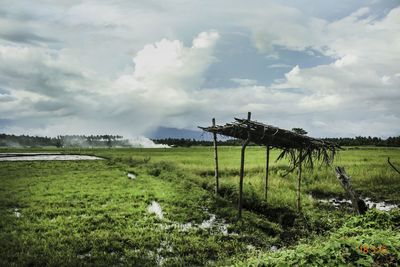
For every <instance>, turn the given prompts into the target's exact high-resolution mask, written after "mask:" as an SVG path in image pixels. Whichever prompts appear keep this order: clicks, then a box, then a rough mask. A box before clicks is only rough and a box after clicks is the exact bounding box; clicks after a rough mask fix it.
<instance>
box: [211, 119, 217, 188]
mask: <svg viewBox="0 0 400 267" xmlns="http://www.w3.org/2000/svg"><path fill="white" fill-rule="evenodd" d="M212 126H213V127H215V118H213V119H212ZM213 137H214V138H213V139H214V162H215V175H214V176H215V195H216V196H217V195H218V191H219V173H218V149H217V133H215V132H214V133H213Z"/></svg>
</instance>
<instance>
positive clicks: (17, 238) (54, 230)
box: [0, 147, 400, 266]
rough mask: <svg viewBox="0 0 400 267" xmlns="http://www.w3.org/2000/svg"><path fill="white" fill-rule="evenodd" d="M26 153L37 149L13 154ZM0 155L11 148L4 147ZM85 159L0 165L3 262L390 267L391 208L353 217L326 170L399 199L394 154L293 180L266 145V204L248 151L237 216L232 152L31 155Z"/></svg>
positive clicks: (258, 152) (260, 156)
mask: <svg viewBox="0 0 400 267" xmlns="http://www.w3.org/2000/svg"><path fill="white" fill-rule="evenodd" d="M24 151H25V152H35V150H34V149H29V150H21V149H19V150H17V152H24ZM0 152H12V151H10V150H4V151H0ZM36 152H61V153H66V154H85V155H93V156H99V157H102V158H104V160H93V161H18V162H0V217H1V220H0V229H1V230H0V265H1V266H13V265H14V266H21V265H22V266H26V265H31V266H32V265H33V266H46V265H49V266H56V265H57V266H79V265H89V266H110V265H137V266H155V265H163V266H199V265H200V266H201V265H237V266H248V265H252V266H254V265H256V266H257V265H259V266H276V265H278V266H287V265H296V264H297V265H299V266H303V265H313V266H318V265H325V266H337V265H339V264H342V265H354V266H357V265H358V266H372V265H378V266H379V265H387V266H396V264H398V263H399V261H400V241H399V240H400V212H399V209H396V208H394V209H391V210H390V211H389V212H384V211H379V210H376V209H371V210H370V211H369V212H368V213H367V214H366V215H363V216H355V215H353V214H352V212H351V207H350V205H346V203H345V202H344V203H345V204H344V205H337V206H334V205H332V204H331V203H329V202H328V203H327V202H323V201H320V199H327V198H346V195H345V193H344V191H343V189H342V188H341V186H340V184H339V183H338V181H337V179H336V177H335V173H334V169H333V166H344V167H345V169H346V171H347V173H348V174H349V175H351V176H352V177H353V178H352V182H353V187H354V188H355V189H356V191H357V192H359V193H360V194H361V195H362V196H363V197H364V198H366V197H368V198H370V199H372V200H373V201H385V202H386V203H389V204H397V205H398V204H400V194H399V192H400V176H399V175H398V174H397V173H396V172H395V171H394V170H393V169H392V168H391V167H390V166H389V165H388V164H387V157H390V158H391V161H392V162H393V163H394V164H396V165H397V166H398V165H399V163H400V150H399V149H394V148H393V149H392V148H347V149H344V150H343V151H341V152H340V153H339V155H338V157H337V158H336V160H335V162H334V164H333V166H332V167H323V166H318V165H317V164H316V166H315V168H314V170H306V171H305V172H304V174H303V176H304V178H303V183H302V205H303V209H302V212H301V213H297V212H296V208H295V199H296V173H292V174H289V175H286V176H285V174H286V172H287V171H288V170H289V169H290V167H289V166H288V162H287V161H279V162H275V159H276V158H277V156H278V153H279V151H277V150H272V152H271V162H270V179H269V192H268V199H267V200H265V198H264V176H265V149H263V148H260V147H248V149H247V152H246V165H245V185H244V208H245V211H244V213H243V218H242V220H240V221H237V220H236V215H237V209H236V207H237V204H236V203H237V187H238V179H239V176H238V175H239V164H240V148H239V147H222V148H220V150H219V159H220V160H219V165H220V176H221V177H220V194H219V196H218V197H215V195H214V167H213V149H212V148H210V147H193V148H171V149H86V150H84V149H68V150H62V149H39V150H36Z"/></svg>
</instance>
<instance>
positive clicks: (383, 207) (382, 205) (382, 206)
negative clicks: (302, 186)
mask: <svg viewBox="0 0 400 267" xmlns="http://www.w3.org/2000/svg"><path fill="white" fill-rule="evenodd" d="M361 199H362V200H364V202H365V204H366V205H367V207H368V208H369V209H372V208H376V209H377V210H380V211H391V210H392V209H394V208H398V207H399V206H398V205H396V204H389V203H387V202H385V201H381V202H375V201H372V200H371V199H370V198H368V197H367V198H361ZM316 201H318V202H319V203H329V204H331V205H332V206H334V207H335V208H337V209H338V208H340V207H342V206H351V200H349V199H341V198H329V199H316Z"/></svg>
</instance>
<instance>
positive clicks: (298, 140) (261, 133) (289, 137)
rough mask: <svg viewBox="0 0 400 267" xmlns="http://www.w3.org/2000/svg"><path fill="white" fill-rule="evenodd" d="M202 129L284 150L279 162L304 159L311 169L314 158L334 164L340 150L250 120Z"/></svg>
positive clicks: (319, 140) (293, 162)
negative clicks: (281, 159)
mask: <svg viewBox="0 0 400 267" xmlns="http://www.w3.org/2000/svg"><path fill="white" fill-rule="evenodd" d="M199 128H200V129H202V130H204V131H206V132H211V133H216V134H220V135H225V136H229V137H233V138H237V139H242V140H247V139H248V140H249V141H250V142H253V143H255V144H257V145H265V146H267V145H268V146H271V147H275V148H279V149H282V150H283V151H282V154H281V155H280V156H279V157H278V159H280V158H282V157H284V156H289V157H290V159H291V162H292V164H293V166H296V165H297V164H298V163H299V162H303V161H304V160H305V161H306V162H308V163H309V164H311V166H312V165H313V158H314V159H318V160H322V161H323V162H325V163H326V164H329V163H331V162H332V161H333V158H334V156H335V153H336V150H337V149H339V148H340V147H339V146H338V145H336V144H334V143H332V142H327V141H324V140H321V139H317V138H312V137H309V136H306V135H302V134H298V133H296V132H293V131H289V130H285V129H281V128H278V127H275V126H271V125H267V124H264V123H261V122H257V121H253V120H247V119H238V118H235V122H232V123H227V124H225V125H223V126H221V125H216V126H210V127H199ZM300 150H301V151H302V153H301V158H300V156H299V157H298V158H296V153H295V151H300Z"/></svg>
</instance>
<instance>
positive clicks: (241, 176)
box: [238, 112, 251, 219]
mask: <svg viewBox="0 0 400 267" xmlns="http://www.w3.org/2000/svg"><path fill="white" fill-rule="evenodd" d="M250 118H251V112H248V113H247V120H248V121H250ZM247 134H248V136H247V139H246V140H245V141H244V142H243V143H242V150H241V152H240V180H239V201H238V219H241V218H242V209H243V177H244V156H245V151H246V147H247V145H248V144H249V142H250V132H249V131H248V132H247Z"/></svg>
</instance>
